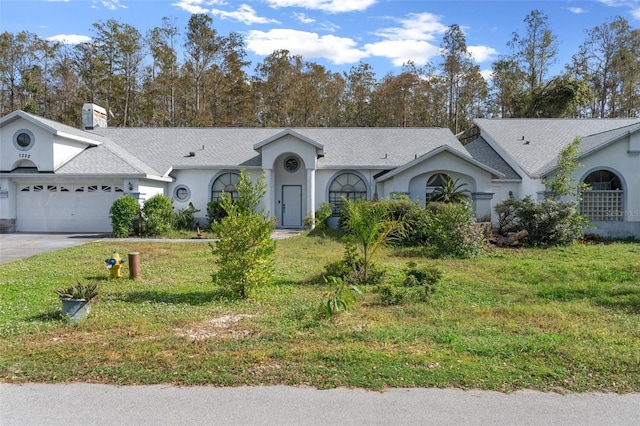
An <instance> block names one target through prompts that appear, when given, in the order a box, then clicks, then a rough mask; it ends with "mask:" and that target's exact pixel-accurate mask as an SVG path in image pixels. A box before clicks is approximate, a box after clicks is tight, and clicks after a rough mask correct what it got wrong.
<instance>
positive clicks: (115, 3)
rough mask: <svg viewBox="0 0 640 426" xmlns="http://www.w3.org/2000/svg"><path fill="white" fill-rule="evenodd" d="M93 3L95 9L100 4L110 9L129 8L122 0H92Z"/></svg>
mask: <svg viewBox="0 0 640 426" xmlns="http://www.w3.org/2000/svg"><path fill="white" fill-rule="evenodd" d="M92 3H93V5H92V6H91V7H92V8H94V9H97V8H98V5H102V7H104V8H105V9H109V10H117V9H127V6H125V5H123V4H120V0H92Z"/></svg>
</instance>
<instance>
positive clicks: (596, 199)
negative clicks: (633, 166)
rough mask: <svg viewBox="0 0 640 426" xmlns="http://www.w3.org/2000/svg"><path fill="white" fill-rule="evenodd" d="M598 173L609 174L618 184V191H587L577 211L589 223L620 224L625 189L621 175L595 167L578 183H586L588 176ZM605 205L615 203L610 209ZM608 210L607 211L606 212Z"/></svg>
mask: <svg viewBox="0 0 640 426" xmlns="http://www.w3.org/2000/svg"><path fill="white" fill-rule="evenodd" d="M598 172H608V173H611V174H612V175H613V176H614V177H615V178H616V179H617V180H618V181H619V183H620V188H619V189H587V190H586V191H584V192H583V193H582V197H581V200H580V203H579V209H580V212H581V213H582V214H586V215H587V217H588V218H589V221H590V222H620V221H624V206H625V197H626V195H627V194H626V190H625V188H626V187H627V185H626V182H625V181H624V179H623V177H622V174H621V173H619V172H618V171H616V170H613V169H611V168H608V167H596V168H593V169H591V170H589V171H588V172H587V173H585V174H584V176H582V179H580V182H582V183H586V180H587V178H588V177H589V176H591V175H593V174H594V173H598ZM606 203H615V206H614V208H610V207H611V205H609V206H607V205H606ZM607 208H608V210H607Z"/></svg>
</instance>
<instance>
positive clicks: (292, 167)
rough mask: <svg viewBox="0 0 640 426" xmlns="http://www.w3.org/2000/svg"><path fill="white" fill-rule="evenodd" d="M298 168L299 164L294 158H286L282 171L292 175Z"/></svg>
mask: <svg viewBox="0 0 640 426" xmlns="http://www.w3.org/2000/svg"><path fill="white" fill-rule="evenodd" d="M299 168H300V163H299V162H298V159H297V158H296V157H288V158H287V159H286V160H284V169H285V170H286V171H288V172H289V173H293V172H295V171H297V170H298V169H299Z"/></svg>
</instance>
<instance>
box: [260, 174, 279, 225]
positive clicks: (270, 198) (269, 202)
mask: <svg viewBox="0 0 640 426" xmlns="http://www.w3.org/2000/svg"><path fill="white" fill-rule="evenodd" d="M263 170H264V182H265V183H266V184H267V192H266V193H265V194H264V200H263V202H264V207H265V208H266V209H267V213H269V217H273V216H274V214H273V212H274V209H273V203H274V195H273V194H274V188H275V185H276V183H275V182H274V177H273V172H272V170H271V169H263Z"/></svg>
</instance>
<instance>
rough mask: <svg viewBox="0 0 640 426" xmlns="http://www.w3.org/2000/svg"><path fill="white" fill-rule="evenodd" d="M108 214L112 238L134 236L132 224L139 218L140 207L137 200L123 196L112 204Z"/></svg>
mask: <svg viewBox="0 0 640 426" xmlns="http://www.w3.org/2000/svg"><path fill="white" fill-rule="evenodd" d="M109 214H110V215H111V228H112V232H113V235H114V237H116V238H122V237H128V236H130V235H133V234H134V224H135V222H136V220H137V219H138V218H139V217H140V205H139V204H138V200H136V199H135V198H133V197H132V196H130V195H125V196H124V197H120V198H118V199H117V200H115V201H114V202H113V204H112V205H111V209H110V210H109Z"/></svg>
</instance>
